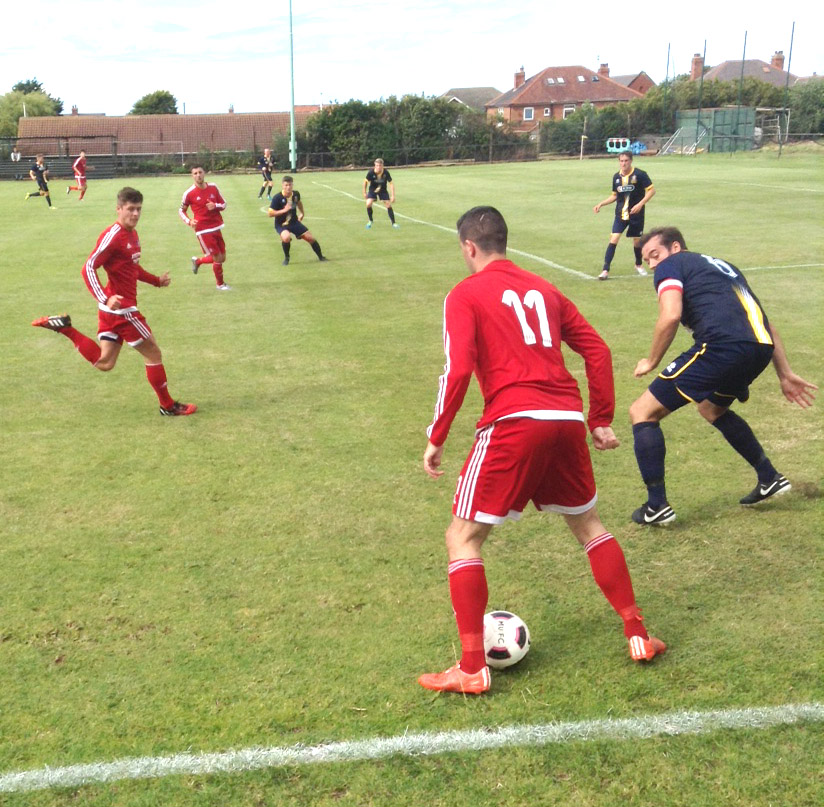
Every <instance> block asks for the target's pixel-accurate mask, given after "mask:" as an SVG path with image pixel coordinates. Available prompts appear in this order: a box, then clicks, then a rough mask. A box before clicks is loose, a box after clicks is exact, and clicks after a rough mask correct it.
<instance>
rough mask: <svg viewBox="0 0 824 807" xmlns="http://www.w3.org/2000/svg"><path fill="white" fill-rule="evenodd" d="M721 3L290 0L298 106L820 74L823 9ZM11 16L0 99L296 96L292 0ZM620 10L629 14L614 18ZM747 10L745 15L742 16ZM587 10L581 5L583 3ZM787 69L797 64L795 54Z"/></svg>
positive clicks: (96, 1) (117, 106)
mask: <svg viewBox="0 0 824 807" xmlns="http://www.w3.org/2000/svg"><path fill="white" fill-rule="evenodd" d="M786 5H787V6H788V7H789V6H796V8H795V9H794V10H786V11H785V10H784V9H783V8H782V5H781V4H774V3H770V2H765V1H764V0H753V1H752V2H749V3H744V2H740V0H739V1H738V2H728V1H727V0H715V2H711V3H701V4H698V5H697V6H696V8H695V10H694V11H692V12H690V11H686V10H684V6H683V4H681V3H669V4H667V3H659V2H655V3H652V2H649V3H646V4H645V3H643V2H639V0H635V2H632V1H631V2H628V3H625V4H619V3H616V2H614V0H612V1H611V2H605V1H604V0H587V2H578V3H565V4H563V6H561V10H557V11H556V10H554V9H555V8H557V6H558V4H554V3H551V2H548V0H522V2H513V3H505V2H503V1H502V0H387V1H386V2H384V3H375V2H373V3H365V2H356V0H292V40H293V45H294V85H295V87H294V89H295V104H297V105H301V104H328V103H331V102H334V101H341V102H342V101H348V100H349V99H350V98H356V99H359V100H362V101H373V100H378V99H380V98H386V97H389V96H390V95H395V96H402V95H406V94H416V95H427V96H432V95H440V94H442V93H444V92H446V91H447V90H449V89H451V88H456V87H495V88H497V89H498V90H500V91H501V92H505V91H506V90H509V89H511V88H512V86H513V84H514V75H515V73H516V72H517V71H518V69H519V68H520V67H521V66H523V68H524V70H525V72H526V75H527V77H529V76H532V75H534V74H536V73H538V72H540V71H541V70H543V69H544V68H546V67H551V66H556V65H557V66H560V65H583V66H585V67H588V68H590V69H592V70H597V69H598V66H599V65H600V64H601V63H608V64H609V68H610V72H611V74H612V75H613V76H615V75H626V74H636V73H639V72H640V71H642V70H644V71H646V73H648V74H649V75H650V76H651V77H652V78H653V80H655V81H656V82H658V83H660V82H661V81H663V80H664V79H665V78H666V77H667V74H668V71H667V55H668V49H669V76H670V77H672V76H674V75H678V74H681V73H687V72H689V69H690V63H691V60H692V57H693V54H695V53H703V51H704V43H705V40H706V52H707V59H706V61H707V64H708V65H716V64H719V63H720V62H723V61H727V60H738V59H741V58H742V55H743V54H744V45H745V35H746V58H748V59H761V60H763V61H765V62H769V61H770V59H771V58H772V55H773V53H774V52H775V51H777V50H782V51H784V54H785V57H789V54H790V37H791V34H792V27H793V22H795V36H794V41H793V50H792V64H791V65H789V68H790V70H791V72H792V73H794V74H795V75H798V76H808V75H811V74H812V73H813V72H816V73H818V74H819V75H824V39H823V38H822V36H821V34H822V31H824V3H821V2H820V0H819V2H808V3H805V4H804V5H805V6H806V9H804V10H801V9H799V8H798V6H799V5H801V4H795V3H787V4H786ZM12 8H13V9H14V10H13V11H11V12H9V11H6V12H4V28H6V29H7V30H8V25H9V24H10V22H11V21H12V20H13V19H14V18H15V17H16V18H17V22H16V25H15V28H16V34H15V35H14V36H13V37H11V36H9V35H8V34H6V36H5V37H4V38H3V43H2V47H1V48H0V94H2V93H5V92H8V91H10V90H11V88H12V86H13V85H14V84H16V83H17V82H18V81H23V80H27V79H31V78H37V80H38V81H40V82H41V83H42V85H43V88H44V89H45V90H46V92H48V93H49V94H50V95H52V96H53V97H56V98H60V99H61V100H62V101H63V105H64V112H65V113H69V112H70V111H71V108H72V106H77V107H78V110H79V111H80V112H81V113H87V114H89V113H104V114H106V115H125V114H126V113H128V112H129V110H130V109H131V108H132V106H133V105H134V103H135V102H136V101H137V100H138V99H140V98H142V97H143V96H144V95H147V94H148V93H152V92H154V91H156V90H167V91H169V92H171V93H172V95H173V96H174V97H175V98H176V99H177V108H178V112H180V113H184V112H185V113H186V114H205V113H214V112H227V111H228V110H229V107H230V106H232V107H234V111H235V112H271V111H285V110H288V109H289V106H290V103H291V80H290V56H289V52H290V34H289V0H270V1H269V2H266V3H262V2H260V0H256V2H251V0H220V2H218V1H217V0H197V1H196V0H139V1H138V2H134V1H133V2H130V3H125V2H122V0H72V2H65V0H29V2H24V3H20V4H16V5H15V6H13V7H12ZM616 8H623V9H624V11H623V12H616V10H615V9H616ZM742 9H743V10H742ZM579 11H580V13H579ZM784 66H785V69H786V68H787V66H788V65H787V63H786V62H785V65H784Z"/></svg>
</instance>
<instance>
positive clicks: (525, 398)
mask: <svg viewBox="0 0 824 807" xmlns="http://www.w3.org/2000/svg"><path fill="white" fill-rule="evenodd" d="M458 238H459V240H460V246H461V252H462V253H463V257H464V261H465V263H466V265H467V268H468V269H469V277H467V278H465V279H464V280H463V281H461V282H460V283H459V284H458V285H457V286H455V288H454V289H452V291H451V292H450V293H449V294H448V295H447V297H446V301H445V302H444V351H445V353H446V365H445V367H444V373H443V375H442V376H441V378H440V384H439V389H438V398H437V402H436V405H435V417H434V419H433V421H432V424H431V425H430V426H429V428H428V430H427V435H428V436H429V443H428V445H427V447H426V451H425V452H424V455H423V467H424V470H425V471H426V473H428V474H429V475H430V476H431V477H433V478H437V477H439V476H441V475H442V474H443V471H441V470H440V464H441V458H442V455H443V449H444V443H445V441H446V438H447V435H448V433H449V429H450V426H451V425H452V421H453V419H454V417H455V415H456V414H457V412H458V410H459V409H460V407H461V404H462V403H463V399H464V396H465V394H466V391H467V388H468V386H469V382H470V379H471V377H472V374H473V372H474V373H475V375H476V377H477V379H478V382H479V384H480V387H481V392H482V394H483V397H484V411H483V414H482V416H481V419H480V421H479V422H478V424H477V430H476V432H475V444H474V446H473V448H472V450H471V452H470V454H469V457H468V458H467V460H466V463H465V464H464V467H463V470H462V471H461V474H460V476H459V477H458V485H457V490H456V493H455V498H454V501H453V507H452V514H453V515H452V522H451V524H450V525H449V527H448V528H447V531H446V548H447V553H448V558H449V566H448V577H449V591H450V595H451V598H452V607H453V609H454V611H455V618H456V621H457V623H458V633H459V635H460V639H461V650H462V655H461V658H460V661H459V663H458V664H456V665H455V666H453V667H450V668H449V669H448V670H446V672H443V673H431V674H427V675H422V676H421V677H420V678H419V679H418V683H420V685H421V686H423V687H425V688H426V689H432V690H436V691H445V692H464V693H469V694H475V695H478V694H481V693H482V692H486V691H487V690H488V689H489V687H490V683H491V682H490V675H489V668H488V667H487V665H486V658H485V653H484V638H483V627H484V626H483V621H484V611H485V610H486V605H487V598H488V595H487V583H486V573H485V571H484V562H483V558H482V556H481V547H482V545H483V543H484V541H485V540H486V538H487V537H488V536H489V534H490V532H491V530H492V527H493V526H494V525H495V524H502V523H503V522H504V521H506V520H507V519H510V518H511V519H513V520H518V519H519V518H520V517H521V514H522V511H523V509H524V507H525V506H526V505H527V504H528V503H529V502H530V501H532V502H533V503H534V504H535V506H536V507H537V508H538V509H539V510H542V511H551V512H556V513H560V514H561V515H563V517H564V519H565V520H566V523H567V526H568V527H569V528H570V530H571V531H572V533H573V535H574V536H575V537H576V538H577V539H578V542H579V543H580V544H581V545H582V546H583V547H584V549H585V550H586V553H587V556H588V558H589V563H590V567H591V569H592V574H593V577H594V578H595V582H596V583H597V584H598V586H599V588H600V589H601V591H602V592H603V594H604V596H605V597H606V598H607V600H608V601H609V603H610V605H611V606H612V607H613V608H614V609H615V611H616V612H617V613H618V614H619V615H620V616H621V618H622V620H623V623H624V635H625V636H626V637H627V639H628V640H629V652H630V656H631V657H632V659H634V660H635V661H649V660H651V659H652V658H654V657H655V656H656V655H658V654H660V653H663V652H664V651H665V650H666V645H665V644H664V643H663V642H662V641H660V640H659V639H655V638H654V637H651V636H650V635H649V634H648V633H647V631H646V628H645V627H644V624H643V621H642V617H641V614H640V612H639V610H638V606H637V605H636V603H635V594H634V592H633V588H632V580H631V579H630V574H629V570H628V569H627V565H626V561H625V559H624V554H623V551H622V550H621V547H620V546H619V544H618V541H616V540H615V538H614V537H613V536H612V534H611V533H609V532H608V531H607V529H606V528H605V527H604V525H603V523H602V522H601V519H600V518H599V517H598V512H597V510H596V509H595V502H596V500H597V498H598V497H597V494H596V491H595V479H594V477H593V473H592V463H591V460H590V456H589V449H588V448H587V441H586V427H587V425H588V426H589V429H590V431H591V433H592V442H593V445H594V446H595V448H597V449H599V450H601V451H604V450H607V449H613V448H617V447H618V440H617V439H616V437H615V434H614V433H613V431H612V428H611V427H610V423H611V422H612V418H613V414H614V410H615V391H614V386H613V376H612V358H611V355H610V351H609V348H608V347H607V346H606V344H605V343H604V341H603V339H601V337H600V336H599V335H598V334H597V332H596V331H595V329H594V328H593V327H592V326H591V325H590V324H589V323H588V322H587V321H586V320H585V319H584V318H583V316H581V314H580V313H579V312H578V309H577V308H576V307H575V306H574V305H573V303H572V302H571V301H570V300H568V299H567V298H566V297H564V295H563V294H561V292H559V291H558V289H556V288H555V287H554V286H553V285H552V284H550V283H549V282H548V281H546V280H544V278H542V277H540V276H538V275H534V274H532V273H530V272H526V271H524V270H523V269H521V268H519V267H518V266H516V265H515V264H514V263H512V262H510V261H508V260H507V258H506V242H507V226H506V222H505V221H504V219H503V216H501V214H500V213H499V212H498V211H497V210H496V209H495V208H493V207H475V208H472V210H470V211H468V212H467V213H464V215H463V216H462V217H461V218H460V219H459V221H458ZM561 342H566V343H567V345H569V347H571V348H572V349H573V350H574V351H575V352H576V353H579V354H580V355H581V356H583V359H584V364H585V368H586V376H587V383H588V387H589V416H588V418H587V420H586V425H585V421H584V414H583V402H582V400H581V394H580V392H579V390H578V384H577V383H576V381H575V379H574V378H573V377H572V376H571V375H570V373H569V372H568V371H567V369H566V367H565V365H564V359H563V355H562V353H561V349H560V348H561Z"/></svg>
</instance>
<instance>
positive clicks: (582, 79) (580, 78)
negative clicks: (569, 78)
mask: <svg viewBox="0 0 824 807" xmlns="http://www.w3.org/2000/svg"><path fill="white" fill-rule="evenodd" d="M578 81H586V79H585V78H584V77H583V76H578Z"/></svg>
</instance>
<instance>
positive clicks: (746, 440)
mask: <svg viewBox="0 0 824 807" xmlns="http://www.w3.org/2000/svg"><path fill="white" fill-rule="evenodd" d="M712 425H713V426H715V428H716V429H718V431H720V432H721V434H723V435H724V439H725V440H726V441H727V442H728V443H729V444H730V445H731V446H732V447H733V448H734V449H735V450H736V451H737V452H738V453H739V454H740V455H741V456H742V457H743V458H744V459H745V460H746V461H747V462H748V463H749V464H750V465H752V467H753V468H755V472H756V473H757V474H758V481H759V482H760V483H761V484H763V485H767V484H769V483H770V482H772V480H773V479H774V478H775V476H776V474H777V471H776V470H775V468H774V467H773V464H772V463H771V462H770V461H769V460H768V459H767V455H766V454H765V453H764V449H763V448H762V447H761V443H759V442H758V439H757V438H756V436H755V435H754V434H753V431H752V429H751V428H750V424H749V423H747V421H746V420H744V418H742V417H741V416H740V415H736V414H735V412H733V411H732V410H731V409H728V410H727V411H726V412H724V414H723V415H721V417H720V418H716V419H715V420H714V421H713V424H712Z"/></svg>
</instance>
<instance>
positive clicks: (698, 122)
mask: <svg viewBox="0 0 824 807" xmlns="http://www.w3.org/2000/svg"><path fill="white" fill-rule="evenodd" d="M706 65H707V40H706V39H705V40H704V55H703V56H702V57H701V80H700V81H699V82H698V115H697V116H696V118H695V148H694V149H693V152H692V156H693V157H696V156H697V155H698V141H699V140H700V139H701V134H700V132H701V96H702V95H703V93H704V68H705V67H706ZM707 145H708V146H709V147H710V151H712V141H710V142H709V143H708V144H707Z"/></svg>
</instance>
